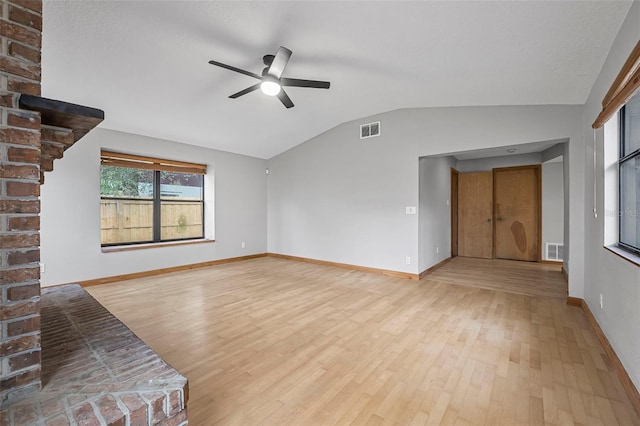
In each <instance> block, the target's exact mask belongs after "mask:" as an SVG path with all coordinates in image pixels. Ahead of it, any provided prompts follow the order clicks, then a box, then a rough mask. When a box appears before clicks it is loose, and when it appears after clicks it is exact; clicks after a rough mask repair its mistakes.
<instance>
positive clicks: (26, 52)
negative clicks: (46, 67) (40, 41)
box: [9, 42, 40, 64]
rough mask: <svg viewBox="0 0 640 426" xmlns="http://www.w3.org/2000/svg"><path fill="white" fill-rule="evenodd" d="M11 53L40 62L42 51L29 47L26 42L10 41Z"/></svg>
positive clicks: (17, 56) (20, 57)
mask: <svg viewBox="0 0 640 426" xmlns="http://www.w3.org/2000/svg"><path fill="white" fill-rule="evenodd" d="M9 55H11V56H13V57H14V58H19V59H24V60H25V61H29V62H33V63H36V64H39V63H40V51H39V50H37V49H32V48H30V47H27V46H25V45H24V44H20V43H13V42H10V43H9Z"/></svg>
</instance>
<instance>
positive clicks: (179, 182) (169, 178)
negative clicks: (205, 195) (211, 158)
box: [160, 172, 204, 200]
mask: <svg viewBox="0 0 640 426" xmlns="http://www.w3.org/2000/svg"><path fill="white" fill-rule="evenodd" d="M203 182H204V176H202V175H196V174H191V173H174V172H160V198H162V199H163V200H167V199H169V200H170V199H174V200H175V199H178V200H202V187H203Z"/></svg>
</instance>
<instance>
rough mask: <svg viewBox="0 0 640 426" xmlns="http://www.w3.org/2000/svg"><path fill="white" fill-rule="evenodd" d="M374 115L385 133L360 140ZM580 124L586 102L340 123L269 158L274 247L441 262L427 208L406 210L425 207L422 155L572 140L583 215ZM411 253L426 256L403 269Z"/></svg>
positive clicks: (576, 285)
mask: <svg viewBox="0 0 640 426" xmlns="http://www.w3.org/2000/svg"><path fill="white" fill-rule="evenodd" d="M377 120H380V121H381V126H382V131H381V136H379V137H376V138H370V139H364V140H361V139H359V137H358V126H359V124H361V123H366V122H370V121H377ZM581 122H582V107H581V106H522V107H465V108H417V109H401V110H396V111H391V112H388V113H384V114H380V115H376V116H371V117H366V118H363V119H361V120H358V121H352V122H347V123H344V124H341V125H339V126H337V127H335V128H333V129H331V130H329V131H327V132H325V133H323V134H321V135H319V136H317V137H315V138H313V139H311V140H309V141H307V142H305V143H303V144H301V145H298V146H296V147H294V148H292V149H290V150H289V151H286V152H284V153H282V154H280V155H278V156H276V157H273V158H272V159H270V160H269V161H268V167H269V168H270V170H271V174H270V175H269V177H268V241H269V251H270V252H273V253H280V254H287V255H292V256H300V257H307V258H313V259H319V260H325V261H332V262H341V263H348V264H353V265H361V266H368V267H373V268H381V269H390V270H395V271H401V272H408V273H414V274H417V273H420V272H421V271H422V270H424V269H426V268H428V267H430V266H432V265H433V264H435V263H437V261H438V259H440V257H441V256H436V255H435V254H434V253H430V251H432V250H433V249H434V247H435V246H436V245H437V244H440V241H441V237H439V236H434V235H432V233H431V232H429V231H428V229H430V227H429V226H426V225H427V224H428V223H430V222H429V221H430V220H431V219H430V214H422V213H420V212H419V214H418V215H406V214H405V207H407V206H418V205H419V204H420V205H422V208H424V206H425V202H424V201H423V202H421V200H420V197H422V196H423V194H425V192H424V191H422V190H420V189H419V182H420V181H421V179H420V169H421V167H420V166H419V161H418V159H419V158H420V157H423V156H433V155H441V154H445V153H451V152H458V151H465V150H472V149H473V150H475V149H479V148H490V147H503V146H509V145H516V144H524V143H531V142H540V141H549V140H569V151H572V152H574V153H575V155H574V156H571V158H575V160H574V161H575V164H573V163H572V167H571V176H570V186H571V191H570V192H569V194H570V195H569V198H570V199H569V204H570V207H571V208H572V209H575V211H576V212H580V211H582V209H583V203H584V200H583V199H584V188H585V187H584V177H583V176H582V174H583V173H584V163H583V158H584V145H583V137H582V132H581V129H580V126H581ZM424 173H428V172H426V171H424ZM434 173H436V172H434ZM422 177H423V179H422V181H423V182H424V181H425V179H426V175H424V174H423V175H422ZM447 182H448V179H447V180H445V181H442V182H441V185H443V186H444V188H442V193H441V194H445V193H446V192H447V190H446V186H447V185H448V183H447ZM427 198H428V196H427V195H424V198H423V200H426V199H427ZM438 199H439V201H438V203H439V205H441V197H440V195H439V196H438ZM442 220H445V219H442ZM444 225H445V224H443V226H444ZM447 226H448V225H447ZM570 227H571V240H570V241H565V244H566V246H568V245H569V244H567V243H570V244H571V245H572V246H573V245H574V244H575V246H576V247H577V250H576V251H575V253H573V252H570V254H569V256H570V262H571V263H572V264H573V265H575V267H576V270H575V273H573V274H571V276H570V283H569V289H570V293H571V294H572V295H574V296H576V297H581V296H582V282H583V277H582V273H581V271H582V270H583V264H582V261H583V259H582V253H583V252H582V250H581V249H580V247H582V246H583V240H582V235H583V233H584V218H582V219H580V218H573V219H572V220H571V222H570ZM446 232H449V230H448V229H447V228H445V231H444V233H446ZM432 239H433V240H432ZM434 243H435V244H434ZM441 253H442V252H441ZM407 256H408V257H411V259H420V261H419V262H413V261H412V263H411V264H410V265H407V264H406V263H405V257H407Z"/></svg>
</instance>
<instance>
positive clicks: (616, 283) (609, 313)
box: [573, 0, 640, 388]
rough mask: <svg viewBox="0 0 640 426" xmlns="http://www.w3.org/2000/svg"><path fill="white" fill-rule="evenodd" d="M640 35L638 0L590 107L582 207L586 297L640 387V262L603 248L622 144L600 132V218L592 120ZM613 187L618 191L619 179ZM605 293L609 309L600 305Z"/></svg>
mask: <svg viewBox="0 0 640 426" xmlns="http://www.w3.org/2000/svg"><path fill="white" fill-rule="evenodd" d="M639 39H640V2H639V1H637V0H636V1H635V2H634V3H633V5H632V6H631V9H630V10H629V14H628V15H627V18H626V21H625V23H624V24H623V26H622V28H621V29H620V32H619V34H618V36H617V38H616V40H615V42H614V44H613V47H612V48H611V51H610V52H609V56H608V57H607V60H606V62H605V64H604V66H603V67H602V72H601V73H600V75H599V76H598V79H597V80H596V83H595V84H594V86H593V89H592V91H591V94H590V96H589V98H588V100H587V103H586V105H585V108H584V111H585V113H584V121H583V131H584V135H585V142H586V146H587V148H588V149H587V152H586V153H585V155H584V157H583V159H584V160H583V161H584V162H585V164H586V169H585V171H586V177H585V179H584V185H585V194H586V199H585V205H584V208H583V209H582V210H581V211H580V214H581V215H582V218H584V220H585V222H586V226H585V274H584V277H585V283H584V299H585V300H586V302H587V304H588V305H589V307H590V308H591V311H592V312H593V314H594V316H595V317H596V319H597V321H598V323H599V324H600V327H601V328H602V330H603V331H604V333H605V334H606V336H607V339H608V340H609V342H610V343H611V345H612V346H613V348H614V350H615V351H616V354H617V355H618V357H619V358H620V360H621V361H622V364H623V365H624V367H625V369H626V370H627V372H628V373H629V375H630V377H631V380H633V382H634V384H635V386H636V388H640V267H638V266H637V265H634V264H632V263H630V262H628V261H626V260H624V259H622V258H620V257H618V256H617V255H615V254H613V253H611V252H609V251H608V250H606V249H605V248H604V247H603V241H604V224H605V220H607V221H608V220H612V219H615V214H613V215H612V216H613V217H612V216H607V215H605V214H604V213H605V212H604V192H603V191H604V187H605V185H604V162H603V158H604V149H605V148H604V147H605V144H607V145H608V146H610V145H611V144H616V143H617V140H610V139H608V140H606V141H605V140H604V134H605V132H604V129H603V128H601V129H599V130H598V131H596V132H595V137H596V153H597V165H596V169H595V172H596V174H595V182H596V192H597V196H596V200H595V205H596V206H597V209H598V217H597V218H595V217H594V215H593V214H592V209H593V205H594V199H593V184H594V168H593V135H594V132H593V130H592V129H591V123H593V121H594V120H595V118H596V117H597V115H598V113H599V112H600V109H601V108H602V105H601V102H602V98H603V97H604V95H605V94H606V93H607V90H608V89H609V87H610V86H611V83H612V82H613V80H614V79H615V78H616V76H617V74H618V72H619V71H620V69H621V68H622V65H623V64H624V62H625V60H626V59H627V57H628V56H629V53H630V52H631V51H632V50H633V48H634V46H635V44H636V43H637V42H638V40H639ZM608 186H611V187H612V189H613V190H614V191H616V187H617V185H616V184H615V182H613V185H608ZM573 217H575V216H573ZM601 294H602V297H603V302H604V303H603V308H600V295H601Z"/></svg>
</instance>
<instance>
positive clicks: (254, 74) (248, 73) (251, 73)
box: [209, 61, 262, 80]
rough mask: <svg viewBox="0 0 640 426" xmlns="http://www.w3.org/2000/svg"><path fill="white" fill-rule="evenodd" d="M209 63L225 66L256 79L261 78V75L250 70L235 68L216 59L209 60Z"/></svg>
mask: <svg viewBox="0 0 640 426" xmlns="http://www.w3.org/2000/svg"><path fill="white" fill-rule="evenodd" d="M209 63H210V64H211V65H215V66H218V67H222V68H226V69H228V70H231V71H235V72H239V73H240V74H244V75H248V76H249V77H253V78H257V79H258V80H262V77H260V76H259V75H258V74H256V73H253V72H251V71H245V70H243V69H240V68H236V67H234V66H231V65H227V64H223V63H222V62H218V61H209Z"/></svg>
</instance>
